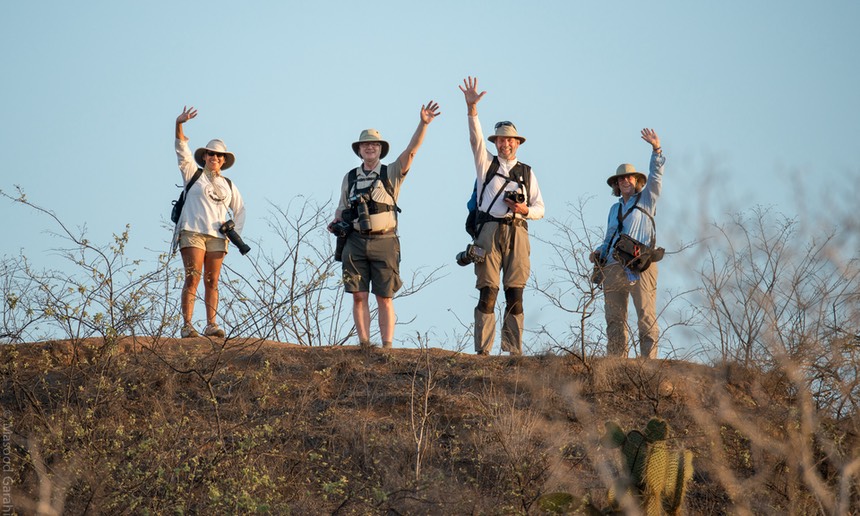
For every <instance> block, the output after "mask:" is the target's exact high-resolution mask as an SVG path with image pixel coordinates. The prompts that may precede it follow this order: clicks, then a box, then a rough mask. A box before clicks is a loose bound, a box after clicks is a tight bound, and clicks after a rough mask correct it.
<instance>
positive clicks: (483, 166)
mask: <svg viewBox="0 0 860 516" xmlns="http://www.w3.org/2000/svg"><path fill="white" fill-rule="evenodd" d="M468 118H469V133H470V134H469V138H470V141H471V142H472V154H473V155H474V157H475V171H476V172H477V176H478V194H479V195H480V196H481V198H480V199H478V209H479V210H481V211H483V212H489V214H490V216H492V217H496V218H502V217H504V216H505V215H506V214H507V213H509V211H510V210H508V206H507V205H506V204H505V203H504V201H503V200H502V197H503V196H504V194H502V195H499V198H498V199H496V202H495V203H494V204H493V205H492V207H490V203H491V202H492V201H493V199H494V198H495V197H496V194H497V193H498V192H499V190H500V189H502V188H504V189H505V190H516V189H517V188H518V187H519V185H518V184H517V183H516V182H514V181H511V182H508V183H507V184H505V179H504V178H503V177H501V176H505V177H507V176H508V173H509V172H510V170H511V169H512V168H514V165H516V164H517V163H518V160H505V159H502V158H499V170H498V173H499V174H501V176H498V175H497V176H495V177H493V178H492V179H490V182H489V183H488V184H487V187H486V188H484V189H483V191H482V190H481V188H482V185H483V184H484V180H485V178H486V177H487V171H488V170H489V169H490V164H492V163H493V158H494V157H495V156H494V155H493V153H491V152H490V151H489V150H487V145H486V143H485V140H484V134H483V131H482V130H481V122H480V120H478V117H477V116H469V117H468ZM528 201H529V202H528V206H529V213H528V215H526V216H525V217H523V216H522V215H519V214H518V215H517V217H518V218H526V219H532V220H537V219H540V218H543V215H544V204H543V195H541V192H540V186H539V185H538V181H537V177H536V176H535V173H534V171H533V170H532V172H531V178H530V179H529V199H528Z"/></svg>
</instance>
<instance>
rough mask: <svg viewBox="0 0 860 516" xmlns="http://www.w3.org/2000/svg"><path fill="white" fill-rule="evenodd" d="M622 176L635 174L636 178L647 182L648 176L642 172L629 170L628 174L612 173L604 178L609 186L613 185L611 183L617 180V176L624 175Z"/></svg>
mask: <svg viewBox="0 0 860 516" xmlns="http://www.w3.org/2000/svg"><path fill="white" fill-rule="evenodd" d="M624 176H636V177H637V178H639V179H641V180H642V182H643V183H647V182H648V176H646V175H645V174H643V173H642V172H631V173H629V174H613V175H611V176H609V179H607V180H606V184H608V185H609V186H613V185H612V183H613V182H614V181H617V180H618V178H619V177H624Z"/></svg>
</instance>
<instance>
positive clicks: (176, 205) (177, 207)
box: [170, 168, 233, 224]
mask: <svg viewBox="0 0 860 516" xmlns="http://www.w3.org/2000/svg"><path fill="white" fill-rule="evenodd" d="M201 174H203V169H202V168H198V169H197V172H195V173H194V175H193V176H191V180H190V181H188V184H187V185H185V188H183V189H182V192H180V193H179V198H178V199H176V200H175V201H173V208H171V210H170V221H171V222H173V223H174V224H177V223H179V216H180V215H182V207H183V206H185V196H186V195H188V190H190V189H191V186H192V185H194V183H196V182H197V180H198V179H200V175H201ZM221 177H223V178H224V179H226V180H227V184H228V185H229V186H230V190H231V191H232V190H233V182H232V181H230V178H228V177H226V176H221Z"/></svg>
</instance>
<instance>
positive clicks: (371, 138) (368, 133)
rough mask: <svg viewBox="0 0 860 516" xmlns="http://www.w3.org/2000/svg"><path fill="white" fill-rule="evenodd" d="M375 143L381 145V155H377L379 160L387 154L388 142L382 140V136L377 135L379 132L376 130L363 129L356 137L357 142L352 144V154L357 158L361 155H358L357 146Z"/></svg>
mask: <svg viewBox="0 0 860 516" xmlns="http://www.w3.org/2000/svg"><path fill="white" fill-rule="evenodd" d="M370 142H377V143H381V144H382V153H380V155H379V159H382V158H384V157H385V156H386V155H387V154H388V142H387V141H385V140H383V139H382V136H380V135H379V131H377V130H376V129H365V130H364V131H361V135H359V137H358V141H357V142H354V143H353V144H352V152H354V153H355V155H356V156H358V157H359V158H360V157H361V154H359V153H358V146H359V144H362V143H370Z"/></svg>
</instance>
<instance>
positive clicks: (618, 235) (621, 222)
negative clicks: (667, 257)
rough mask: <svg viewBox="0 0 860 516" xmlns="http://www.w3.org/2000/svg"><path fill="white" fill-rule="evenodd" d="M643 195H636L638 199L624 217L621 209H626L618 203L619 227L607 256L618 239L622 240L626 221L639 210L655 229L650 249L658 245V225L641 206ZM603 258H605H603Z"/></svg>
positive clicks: (616, 229)
mask: <svg viewBox="0 0 860 516" xmlns="http://www.w3.org/2000/svg"><path fill="white" fill-rule="evenodd" d="M641 195H642V192H639V193H637V194H636V198H635V200H634V201H633V206H631V207H629V208H627V211H626V212H624V215H623V216H622V215H621V209H622V208H623V207H624V204H623V202H622V201H621V200H619V201H618V213H617V215H618V227H617V228H615V234H614V235H612V239H611V240H610V241H609V246H608V247H607V248H606V252H607V254H608V253H610V252H611V251H612V248H613V247H614V246H615V244H616V243H617V242H618V239H619V238H621V235H622V234H623V233H624V221H625V220H626V219H627V217H628V216H629V215H630V214H631V213H632V212H633V210H639V211H641V212H642V213H644V214H645V216H646V217H648V220H650V221H651V227H652V228H654V232H653V233H651V242H650V243H649V244H648V247H650V248H651V249H653V248H654V246H655V245H656V244H657V223H656V222H654V217H652V216H651V214H650V213H648V211H647V210H645V208H643V207H641V206H639V197H640V196H641ZM601 258H603V257H602V256H601Z"/></svg>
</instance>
